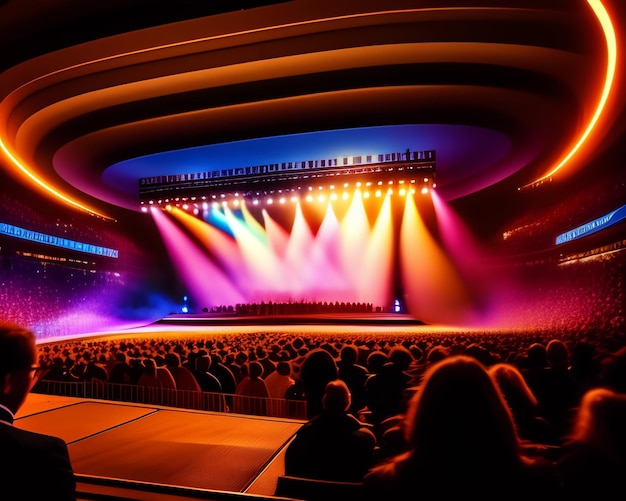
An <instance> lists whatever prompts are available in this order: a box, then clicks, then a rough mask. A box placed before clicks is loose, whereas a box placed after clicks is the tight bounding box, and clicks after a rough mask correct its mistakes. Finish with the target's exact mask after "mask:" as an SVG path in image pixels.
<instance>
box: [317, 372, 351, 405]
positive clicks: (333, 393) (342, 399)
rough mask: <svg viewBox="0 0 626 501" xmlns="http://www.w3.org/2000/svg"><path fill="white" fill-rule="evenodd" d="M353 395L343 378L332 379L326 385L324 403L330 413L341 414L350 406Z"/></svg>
mask: <svg viewBox="0 0 626 501" xmlns="http://www.w3.org/2000/svg"><path fill="white" fill-rule="evenodd" d="M350 403H351V396H350V390H349V389H348V386H347V385H346V383H344V382H343V381H342V380H341V379H336V380H334V381H331V382H330V383H328V384H327V385H326V389H325V390H324V396H323V397H322V405H323V407H324V410H325V411H326V412H328V413H330V414H341V413H344V412H347V410H348V409H349V408H350Z"/></svg>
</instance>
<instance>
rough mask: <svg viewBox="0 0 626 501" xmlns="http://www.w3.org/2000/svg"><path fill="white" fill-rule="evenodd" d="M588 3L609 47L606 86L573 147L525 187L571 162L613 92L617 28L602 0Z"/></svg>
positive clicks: (593, 0)
mask: <svg viewBox="0 0 626 501" xmlns="http://www.w3.org/2000/svg"><path fill="white" fill-rule="evenodd" d="M587 3H588V4H589V6H590V7H591V9H592V10H593V12H594V14H595V15H596V17H597V18H598V21H599V22H600V25H601V26H602V31H603V32H604V37H605V39H606V47H607V65H606V76H605V78H604V86H603V89H602V94H601V95H600V100H599V101H598V105H597V106H596V111H595V112H594V114H593V116H592V117H591V120H590V122H589V123H588V124H587V127H586V129H585V130H584V132H583V133H582V135H581V136H580V138H579V139H578V141H577V142H576V144H574V146H573V147H572V149H571V150H570V151H569V152H568V153H567V154H566V155H565V156H564V157H563V158H562V159H561V161H560V162H559V163H557V164H556V166H554V167H553V168H552V169H551V170H550V171H549V172H548V173H547V174H545V175H543V176H542V177H540V178H539V179H537V180H535V181H533V182H532V183H529V184H527V185H526V186H524V188H527V187H529V186H536V185H538V184H540V183H542V182H544V181H546V180H548V179H550V178H551V177H552V176H553V175H554V174H556V173H557V172H558V171H559V170H561V169H562V168H563V166H565V164H566V163H567V162H569V161H570V160H571V159H572V157H573V156H574V155H575V154H576V153H577V152H578V150H580V148H581V147H582V145H583V144H584V143H585V141H586V140H587V138H588V137H589V135H590V134H591V132H592V131H593V129H594V128H595V126H596V124H597V122H598V120H599V119H600V116H601V115H602V112H603V111H604V107H605V105H606V102H607V101H608V99H609V94H610V93H611V89H612V87H613V80H614V78H615V70H616V68H617V40H616V36H615V29H614V27H613V23H612V21H611V17H610V16H609V14H608V12H607V11H606V8H605V7H604V5H603V4H602V1H601V0H587Z"/></svg>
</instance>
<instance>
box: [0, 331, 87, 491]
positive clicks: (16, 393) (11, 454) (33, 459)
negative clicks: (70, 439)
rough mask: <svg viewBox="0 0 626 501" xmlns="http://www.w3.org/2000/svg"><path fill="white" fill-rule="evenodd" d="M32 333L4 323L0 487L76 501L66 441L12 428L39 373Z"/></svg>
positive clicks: (0, 380) (0, 347)
mask: <svg viewBox="0 0 626 501" xmlns="http://www.w3.org/2000/svg"><path fill="white" fill-rule="evenodd" d="M36 362H37V350H36V346H35V336H34V334H33V333H32V332H31V331H29V330H27V329H24V328H22V327H20V326H18V325H13V324H7V323H2V324H0V390H1V391H0V450H1V453H0V483H1V484H2V491H3V494H2V496H3V498H4V497H5V496H14V497H15V499H24V500H30V499H33V500H34V499H49V500H55V501H65V500H74V499H76V480H75V478H74V473H73V470H72V465H71V462H70V456H69V453H68V449H67V445H66V443H65V442H64V441H63V440H62V439H60V438H57V437H53V436H49V435H42V434H38V433H34V432H31V431H27V430H22V429H20V428H19V425H17V426H15V425H14V419H15V414H16V413H17V411H18V410H19V409H20V408H21V407H22V405H23V404H24V402H25V400H26V397H27V395H28V392H29V391H30V388H31V386H32V385H33V383H34V379H33V376H34V374H35V371H36V369H37V367H36V365H35V364H36Z"/></svg>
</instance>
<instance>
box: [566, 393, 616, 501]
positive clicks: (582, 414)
mask: <svg viewBox="0 0 626 501" xmlns="http://www.w3.org/2000/svg"><path fill="white" fill-rule="evenodd" d="M625 425H626V394H623V393H617V392H615V391H613V390H610V389H607V388H595V389H592V390H589V391H587V392H586V393H585V395H584V396H583V398H582V400H581V403H580V407H579V408H578V412H577V414H576V417H575V420H574V422H573V425H572V427H571V431H570V433H569V434H568V437H567V441H566V443H565V445H564V447H563V452H562V454H561V457H560V458H559V460H558V468H559V473H560V475H561V478H562V481H563V490H564V494H565V498H566V499H616V498H618V497H620V494H619V493H620V492H623V489H624V473H625V472H626V426H625Z"/></svg>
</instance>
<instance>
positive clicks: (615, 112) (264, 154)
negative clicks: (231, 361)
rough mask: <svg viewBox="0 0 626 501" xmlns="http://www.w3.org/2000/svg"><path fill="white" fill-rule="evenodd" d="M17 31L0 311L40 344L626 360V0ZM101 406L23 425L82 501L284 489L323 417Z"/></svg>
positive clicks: (337, 7) (136, 15) (172, 11)
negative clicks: (542, 345)
mask: <svg viewBox="0 0 626 501" xmlns="http://www.w3.org/2000/svg"><path fill="white" fill-rule="evenodd" d="M0 26H1V29H0V46H1V47H2V52H3V57H2V58H1V59H0V149H1V151H0V167H1V168H0V180H1V189H0V208H1V211H0V305H1V306H0V318H1V319H2V320H8V321H11V322H15V323H18V324H21V325H24V326H27V327H29V328H30V329H32V330H33V331H34V332H35V333H36V336H37V339H38V343H39V346H40V349H41V350H42V352H44V350H47V352H50V350H54V349H56V350H59V349H68V350H73V349H76V350H79V351H80V350H84V349H85V348H86V347H88V348H89V349H93V348H94V347H97V346H109V347H110V346H111V343H113V344H115V345H118V346H119V343H133V344H134V345H135V346H140V347H141V349H142V350H145V349H146V348H145V347H146V345H150V343H152V344H154V343H167V344H170V345H174V344H177V343H179V344H186V343H189V342H194V341H195V340H198V339H202V340H203V343H204V342H205V340H211V341H210V342H211V344H212V345H217V343H221V348H220V349H221V350H223V351H224V353H226V352H227V351H229V350H232V351H234V350H235V349H243V348H242V346H244V347H246V349H247V348H248V347H250V346H253V345H254V344H255V343H257V344H262V345H263V346H264V347H266V348H268V349H269V347H271V346H272V345H275V344H277V343H280V344H284V343H291V342H292V341H293V340H294V339H296V338H300V339H305V340H306V342H309V343H311V344H312V345H313V344H316V343H317V344H316V345H319V344H324V343H326V344H334V345H336V346H337V345H339V344H341V343H345V342H350V343H359V345H368V344H370V347H371V346H373V345H376V346H378V347H380V346H385V345H387V346H391V345H393V344H395V343H403V342H405V341H407V340H408V342H409V344H412V345H421V346H422V348H423V349H426V348H427V347H430V346H433V345H436V344H439V343H440V342H444V343H447V344H449V345H450V346H454V344H455V343H457V342H458V343H471V342H482V343H486V344H488V345H489V346H490V347H491V349H492V351H498V352H501V353H504V352H509V351H512V350H514V349H519V348H520V347H521V346H527V345H528V344H529V343H530V342H532V341H535V340H547V339H551V338H559V339H563V340H565V341H567V343H569V344H570V345H573V344H575V343H576V342H578V341H580V340H585V341H587V342H591V343H593V344H594V346H596V347H597V349H598V350H600V351H603V352H607V353H610V352H614V351H616V350H617V349H619V348H621V347H623V346H626V322H625V313H624V304H625V302H626V296H625V286H624V275H625V273H624V270H625V262H626V250H625V248H626V222H625V220H626V183H625V182H626V170H625V169H624V161H625V160H626V147H625V141H624V138H625V137H626V135H625V134H626V92H625V91H624V89H626V85H625V78H626V74H625V72H624V57H625V56H624V54H626V52H625V51H626V39H625V34H626V5H625V4H624V2H622V1H621V0H588V1H583V0H579V1H578V0H577V1H571V0H554V1H550V2H545V1H535V0H505V1H501V0H500V1H491V0H483V1H478V0H456V1H452V0H441V1H437V2H434V1H427V0H424V1H417V2H416V1H408V0H407V1H404V0H389V1H386V2H380V1H374V0H363V1H359V2H352V3H349V2H332V1H328V0H318V1H316V2H312V1H309V0H285V1H278V0H265V1H253V0H250V1H247V0H235V1H215V2H196V1H192V0H180V1H178V2H176V3H171V2H152V1H147V0H136V1H122V0H112V1H109V2H104V3H96V2H93V3H92V2H80V1H78V0H59V1H56V2H47V1H43V0H41V1H40V0H37V1H32V2H28V6H26V5H25V4H24V3H22V2H18V1H13V0H6V1H3V2H0ZM454 339H457V340H458V341H454ZM442 340H443V341H442ZM206 342H207V345H208V343H209V341H206ZM224 345H226V346H224ZM59 347H61V348H59ZM94 395H95V396H94ZM94 395H90V396H85V395H69V394H63V395H59V394H57V395H52V394H48V393H45V392H42V393H32V394H31V395H30V397H29V400H28V401H27V403H26V405H25V406H24V408H23V410H22V411H21V415H20V416H19V418H20V419H19V420H18V425H19V426H24V427H25V428H27V429H32V430H36V431H42V432H45V433H50V434H55V435H58V436H61V437H63V438H64V439H65V440H66V441H67V443H68V444H69V448H70V453H71V455H72V460H73V463H74V466H75V468H76V473H77V475H78V478H79V490H80V492H79V495H80V496H82V497H81V499H235V500H236V499H242V500H252V499H279V498H280V497H279V496H277V495H275V493H276V483H277V479H278V477H280V476H281V475H282V457H283V456H282V455H283V454H284V448H285V446H286V444H287V443H288V442H289V440H290V439H291V437H292V436H293V434H294V433H295V431H296V430H297V429H298V427H299V426H300V425H301V424H302V420H303V417H302V416H297V417H293V416H289V415H284V414H281V413H278V414H277V415H266V416H258V415H247V414H246V413H243V412H242V413H237V412H215V411H211V410H206V409H200V408H196V409H193V408H188V407H189V406H184V405H183V406H177V405H161V404H160V403H158V404H154V403H151V402H145V401H144V402H140V401H135V400H133V401H126V402H120V401H117V400H116V399H115V398H110V395H107V396H103V394H94ZM186 407H187V408H186ZM207 430H211V433H208V431H207ZM216 457H218V459H216ZM183 464H184V466H181V465H183ZM107 496H108V497H107Z"/></svg>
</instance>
